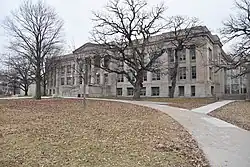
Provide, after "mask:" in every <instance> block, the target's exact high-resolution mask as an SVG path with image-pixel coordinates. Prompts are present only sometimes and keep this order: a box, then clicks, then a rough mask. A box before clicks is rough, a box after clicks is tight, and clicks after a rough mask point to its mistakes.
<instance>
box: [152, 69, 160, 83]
mask: <svg viewBox="0 0 250 167" xmlns="http://www.w3.org/2000/svg"><path fill="white" fill-rule="evenodd" d="M152 80H153V81H156V80H161V71H160V70H157V71H156V72H154V73H152Z"/></svg>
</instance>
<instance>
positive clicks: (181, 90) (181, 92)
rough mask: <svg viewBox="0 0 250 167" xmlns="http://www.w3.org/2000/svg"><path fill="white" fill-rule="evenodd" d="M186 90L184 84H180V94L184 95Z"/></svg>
mask: <svg viewBox="0 0 250 167" xmlns="http://www.w3.org/2000/svg"><path fill="white" fill-rule="evenodd" d="M184 92H185V89H184V86H179V96H184Z"/></svg>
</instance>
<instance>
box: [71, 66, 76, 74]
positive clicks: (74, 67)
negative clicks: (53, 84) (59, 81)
mask: <svg viewBox="0 0 250 167" xmlns="http://www.w3.org/2000/svg"><path fill="white" fill-rule="evenodd" d="M72 68H73V73H75V72H76V65H75V64H73V67H72Z"/></svg>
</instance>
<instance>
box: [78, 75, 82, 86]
mask: <svg viewBox="0 0 250 167" xmlns="http://www.w3.org/2000/svg"><path fill="white" fill-rule="evenodd" d="M79 84H80V85H81V84H82V77H81V76H79Z"/></svg>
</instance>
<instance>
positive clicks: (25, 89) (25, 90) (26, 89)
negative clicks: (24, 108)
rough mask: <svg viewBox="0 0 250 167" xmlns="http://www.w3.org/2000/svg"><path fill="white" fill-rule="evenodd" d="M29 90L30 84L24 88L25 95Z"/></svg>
mask: <svg viewBox="0 0 250 167" xmlns="http://www.w3.org/2000/svg"><path fill="white" fill-rule="evenodd" d="M28 91H29V88H28V86H25V88H24V96H28Z"/></svg>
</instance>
